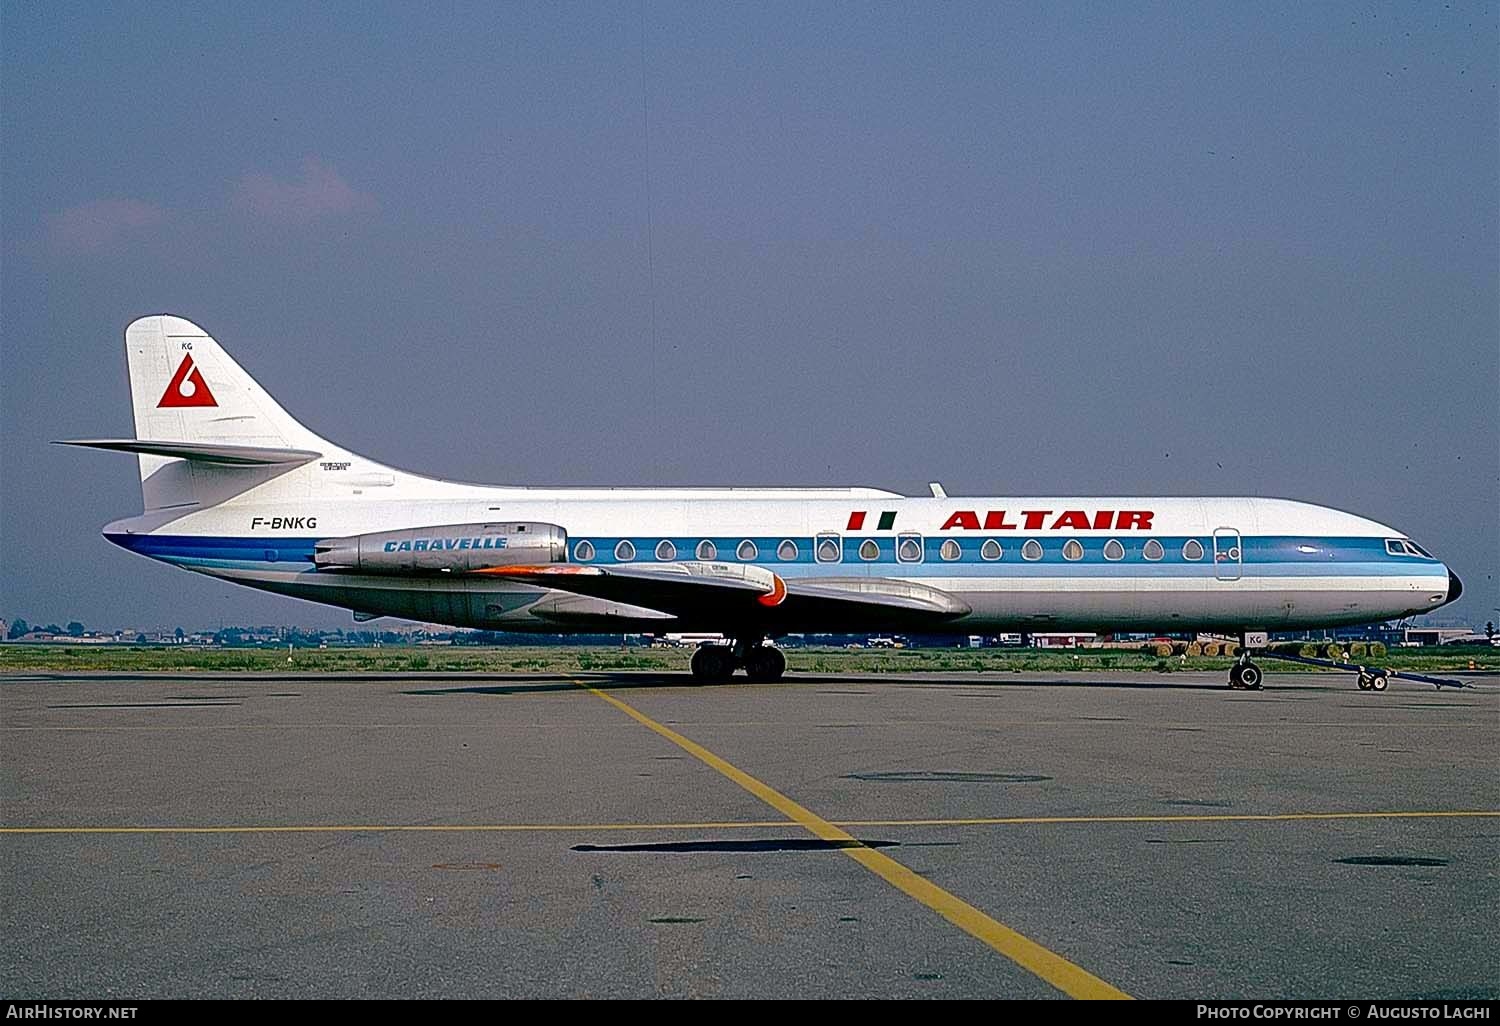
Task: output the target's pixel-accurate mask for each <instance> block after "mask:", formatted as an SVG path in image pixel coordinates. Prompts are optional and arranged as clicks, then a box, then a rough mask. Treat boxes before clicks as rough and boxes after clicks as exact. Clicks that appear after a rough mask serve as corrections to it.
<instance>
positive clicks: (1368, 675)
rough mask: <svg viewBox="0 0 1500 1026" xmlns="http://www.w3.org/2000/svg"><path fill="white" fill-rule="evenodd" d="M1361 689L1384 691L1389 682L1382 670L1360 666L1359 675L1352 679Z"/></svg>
mask: <svg viewBox="0 0 1500 1026" xmlns="http://www.w3.org/2000/svg"><path fill="white" fill-rule="evenodd" d="M1354 682H1355V683H1356V684H1358V685H1359V690H1361V691H1384V690H1385V687H1386V684H1387V683H1389V681H1388V679H1387V677H1386V673H1385V671H1384V670H1366V669H1365V668H1364V667H1360V669H1359V676H1358V677H1356V678H1355V679H1354Z"/></svg>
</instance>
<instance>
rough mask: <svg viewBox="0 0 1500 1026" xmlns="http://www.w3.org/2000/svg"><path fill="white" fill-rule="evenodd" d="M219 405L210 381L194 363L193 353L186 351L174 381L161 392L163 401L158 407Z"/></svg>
mask: <svg viewBox="0 0 1500 1026" xmlns="http://www.w3.org/2000/svg"><path fill="white" fill-rule="evenodd" d="M218 405H219V404H218V401H217V400H215V399H214V394H213V393H212V392H210V391H209V390H208V382H206V381H204V380H203V375H202V374H199V373H198V368H197V366H195V365H194V363H193V354H192V353H184V354H183V357H182V363H180V364H179V365H178V366H177V373H176V374H173V375H172V383H171V384H169V385H168V386H167V390H166V391H165V392H163V393H162V394H161V402H159V403H157V404H156V408H157V409H161V408H162V407H163V406H218Z"/></svg>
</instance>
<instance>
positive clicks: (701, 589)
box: [475, 561, 970, 633]
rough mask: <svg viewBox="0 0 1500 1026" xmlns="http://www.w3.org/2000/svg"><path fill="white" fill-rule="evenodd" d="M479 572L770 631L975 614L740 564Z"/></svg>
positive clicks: (936, 597) (913, 589)
mask: <svg viewBox="0 0 1500 1026" xmlns="http://www.w3.org/2000/svg"><path fill="white" fill-rule="evenodd" d="M475 573H480V574H486V575H491V576H497V577H504V578H507V579H510V580H515V581H521V582H524V583H526V584H533V585H537V586H539V587H543V588H554V589H557V590H559V591H567V592H572V593H574V594H578V595H588V596H591V597H594V598H601V599H609V600H613V601H617V602H627V603H629V604H631V605H634V606H644V607H647V608H649V609H659V610H661V611H662V612H664V613H668V614H671V615H672V616H675V617H676V618H678V620H679V621H682V622H683V623H691V624H703V625H707V626H711V627H714V628H721V627H724V626H731V627H746V628H757V629H762V630H765V631H766V632H768V633H778V632H779V633H788V632H792V631H821V630H827V631H834V630H845V629H860V630H866V629H871V628H874V629H886V628H912V629H916V628H920V627H923V626H928V627H935V626H938V625H941V624H942V623H944V622H946V621H949V620H953V619H956V618H958V617H960V616H963V615H965V614H966V613H968V612H970V607H969V606H968V604H967V603H965V602H963V601H962V600H960V599H958V598H955V597H954V596H952V595H950V594H948V593H947V592H943V591H939V590H938V589H937V588H932V587H929V586H927V585H925V584H920V583H918V582H915V581H903V580H893V579H890V578H878V577H876V578H865V577H858V578H855V577H851V578H831V579H828V578H825V579H819V580H791V581H787V580H784V579H783V578H782V577H781V576H780V575H778V574H776V573H773V572H772V571H770V570H768V569H766V568H765V567H760V566H754V565H750V564H740V563H706V562H691V561H686V562H674V563H621V564H618V565H614V566H586V565H580V564H575V563H562V564H558V563H553V564H544V565H534V566H500V567H490V568H486V569H484V570H478V571H475Z"/></svg>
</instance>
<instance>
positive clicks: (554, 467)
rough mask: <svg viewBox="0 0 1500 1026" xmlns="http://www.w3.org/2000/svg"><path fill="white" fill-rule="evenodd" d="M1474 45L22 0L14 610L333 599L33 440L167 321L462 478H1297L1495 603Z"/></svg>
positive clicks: (1497, 190)
mask: <svg viewBox="0 0 1500 1026" xmlns="http://www.w3.org/2000/svg"><path fill="white" fill-rule="evenodd" d="M1497 38H1500V25H1497V8H1496V7H1495V5H1494V4H1479V3H1473V4H1471V3H1461V2H1454V3H1448V4H1444V5H1435V4H1425V5H1395V6H1392V5H1369V4H1317V5H1306V4H1296V5H1287V6H1274V5H1270V4H1255V5H1249V4H1240V5H1228V4H1209V5H1157V4H1131V5H1103V4H1070V5H1030V4H1025V5H1023V4H1006V5H1000V4H989V3H986V4H976V5H964V4H944V5H940V6H939V5H897V4H875V5H853V4H807V3H797V4H749V5H745V4H736V5H717V4H714V5H708V4H681V5H678V4H660V3H646V4H644V5H640V4H603V3H588V4H578V5H566V4H555V3H547V4H507V5H495V4H473V5H375V4H331V5H317V6H314V5H303V4H284V3H272V4H265V5H234V6H230V5H208V6H202V5H198V6H182V5H173V4H167V3H162V4H149V5H126V6H118V7H113V8H109V9H103V8H101V7H100V5H92V4H54V3H45V4H43V3H17V2H11V3H7V4H5V5H4V6H3V7H0V100H3V102H0V133H3V145H0V226H3V233H0V368H3V375H0V388H3V392H0V400H3V406H0V427H3V435H4V448H3V463H0V518H3V519H0V557H3V564H4V568H5V572H4V574H3V577H0V615H7V614H9V615H15V614H19V615H23V616H26V617H27V618H29V619H32V620H43V621H46V620H59V619H71V618H73V617H77V618H79V619H82V620H84V621H85V622H86V623H101V624H102V623H118V622H125V621H128V622H131V623H138V624H143V625H149V624H160V625H176V624H178V623H182V624H185V625H188V626H198V625H208V626H211V625H213V624H215V623H217V622H219V621H228V622H243V621H246V620H251V621H258V622H303V623H309V624H329V625H335V624H341V623H344V622H346V621H345V619H344V617H343V616H341V615H340V614H339V613H337V612H336V611H324V610H320V609H318V608H317V607H312V606H305V605H301V604H298V603H292V602H290V601H288V600H282V599H274V598H271V597H268V596H259V595H256V594H253V593H250V592H245V591H241V590H239V589H235V588H232V587H230V586H227V585H224V584H218V583H215V582H212V581H209V580H206V579H201V578H197V577H193V576H190V575H187V574H184V573H181V572H176V571H172V570H170V569H168V568H166V567H153V566H150V565H147V564H145V563H144V562H142V561H141V560H139V559H138V558H136V557H132V556H130V555H128V554H127V553H124V552H121V551H118V550H116V549H114V548H113V547H111V546H110V545H109V544H108V543H106V542H105V541H104V540H103V539H102V538H100V537H99V534H98V528H99V526H100V525H102V524H103V523H105V522H106V521H108V520H110V519H113V518H115V517H117V516H120V515H125V514H129V513H132V512H134V511H136V510H138V509H139V492H138V486H137V483H136V481H135V478H134V470H133V467H132V466H131V464H130V461H128V460H125V459H122V458H111V457H108V456H104V455H102V454H90V453H86V452H74V451H67V450H59V449H57V448H55V447H49V446H47V445H46V444H45V443H46V441H47V440H48V439H51V438H63V437H79V436H90V435H95V436H97V435H120V434H128V433H129V432H130V410H129V401H128V393H127V385H126V380H125V371H124V360H123V354H122V346H121V338H120V332H121V330H122V329H123V327H124V325H125V324H126V323H127V322H128V321H129V320H131V319H132V318H133V317H135V316H137V315H140V314H143V313H153V312H173V313H178V314H181V315H183V316H186V317H189V318H191V319H193V320H195V321H197V322H198V323H200V324H202V325H203V326H204V327H206V328H207V329H208V330H209V331H210V332H212V333H213V334H214V335H215V336H216V337H217V338H219V340H220V341H221V342H223V343H224V344H225V346H226V347H227V348H228V349H229V350H230V352H231V353H233V354H234V355H235V357H236V358H237V359H238V360H239V361H240V362H241V363H242V364H243V365H244V366H245V367H246V368H247V369H248V370H250V371H251V373H253V374H255V375H256V377H257V378H259V379H260V380H261V381H262V383H263V384H265V385H266V386H267V388H269V389H270V390H271V392H272V393H273V394H275V395H276V396H277V397H278V398H279V399H280V400H281V401H282V402H283V404H284V405H286V406H287V407H288V409H290V410H292V411H293V412H294V413H296V414H297V415H298V416H299V417H301V418H303V419H304V420H306V421H307V422H308V424H309V425H310V426H312V427H313V428H314V429H315V430H318V431H319V432H321V433H323V434H326V435H328V436H330V437H333V438H335V439H338V440H339V441H341V442H343V443H344V444H347V445H350V446H352V447H353V448H355V449H357V450H359V451H361V452H364V453H367V454H368V455H370V456H372V457H375V458H378V459H381V460H384V461H387V462H391V463H395V464H397V465H400V466H405V467H409V468H412V469H417V470H422V471H428V472H432V473H435V474H439V475H441V476H445V477H454V478H462V479H468V480H478V481H489V482H495V483H517V484H619V483H628V484H645V485H679V484H698V483H708V484H715V483H717V484H727V483H736V484H739V483H744V484H870V485H878V486H884V487H893V488H896V489H900V490H908V491H920V490H922V489H924V487H925V482H927V481H929V480H933V479H940V480H942V481H943V482H944V483H945V484H946V485H947V487H948V490H949V491H950V492H951V493H953V494H959V493H969V494H996V493H998V494H1026V493H1043V494H1058V493H1064V494H1066V493H1079V494H1110V493H1116V494H1118V493H1125V494H1132V493H1135V494H1150V493H1165V494H1266V495H1281V496H1288V497H1293V498H1302V499H1307V500H1311V501H1314V502H1323V503H1327V504H1330V505H1334V506H1338V507H1341V508H1345V509H1349V510H1352V511H1355V512H1358V513H1361V514H1363V515H1367V516H1370V517H1373V518H1375V519H1378V520H1381V521H1384V522H1387V523H1391V524H1394V525H1396V526H1398V527H1400V528H1402V529H1404V530H1406V531H1409V532H1410V533H1411V534H1412V535H1413V536H1414V537H1416V538H1418V539H1419V540H1420V541H1422V542H1423V543H1424V544H1426V545H1428V546H1429V547H1431V548H1433V549H1434V550H1435V551H1436V552H1437V553H1438V554H1439V555H1440V556H1442V557H1443V558H1445V559H1446V560H1447V561H1449V562H1450V563H1451V564H1452V565H1453V566H1454V567H1455V568H1456V569H1457V570H1458V571H1459V573H1460V574H1461V575H1462V576H1463V577H1464V579H1465V582H1466V585H1467V587H1468V588H1469V591H1468V593H1467V594H1466V596H1465V599H1464V601H1463V603H1462V605H1461V606H1459V607H1456V610H1457V612H1458V613H1459V614H1460V615H1467V616H1469V617H1470V618H1472V619H1476V620H1479V621H1481V622H1482V621H1483V620H1484V619H1486V618H1489V617H1491V616H1495V615H1496V614H1495V612H1494V609H1495V607H1497V606H1500V589H1497V583H1496V576H1495V575H1496V572H1497V567H1500V551H1497V548H1500V512H1497V509H1500V408H1497V403H1500V400H1497V393H1500V288H1497V265H1496V261H1497V253H1500V233H1497V218H1496V212H1497V211H1496V207H1497V195H1500V171H1497V154H1500V135H1497V121H1500V119H1497V114H1500V106H1497V58H1496V53H1497V47H1496V42H1497ZM648 197H649V203H648ZM648 226H649V232H648ZM648 235H649V247H648ZM653 311H654V312H653Z"/></svg>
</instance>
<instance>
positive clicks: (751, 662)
mask: <svg viewBox="0 0 1500 1026" xmlns="http://www.w3.org/2000/svg"><path fill="white" fill-rule="evenodd" d="M785 672H786V656H784V655H782V654H781V650H780V649H779V648H772V647H771V646H770V645H757V646H756V647H755V648H752V649H751V650H750V653H749V654H748V655H747V656H745V674H746V676H748V677H749V678H750V679H751V680H753V681H755V682H756V683H759V684H769V683H773V682H775V681H778V680H780V679H781V675H782V674H783V673H785Z"/></svg>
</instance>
